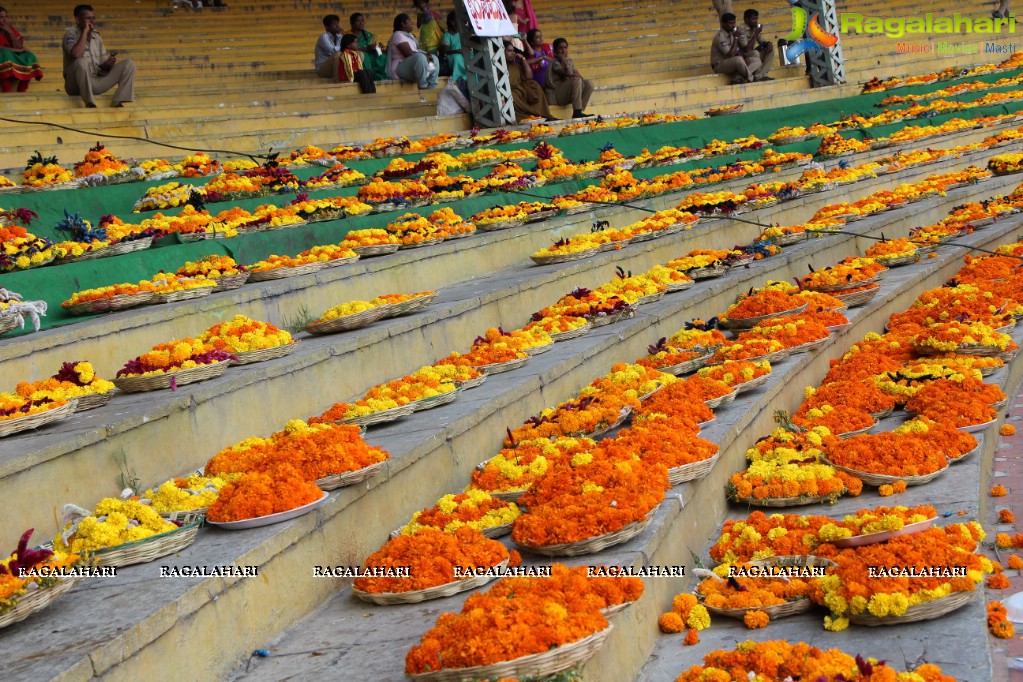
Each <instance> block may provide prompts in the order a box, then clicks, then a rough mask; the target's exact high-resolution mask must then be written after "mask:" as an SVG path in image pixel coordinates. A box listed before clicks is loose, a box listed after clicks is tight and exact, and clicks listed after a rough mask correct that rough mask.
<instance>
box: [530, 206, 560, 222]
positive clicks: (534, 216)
mask: <svg viewBox="0 0 1023 682" xmlns="http://www.w3.org/2000/svg"><path fill="white" fill-rule="evenodd" d="M557 214H558V209H556V208H549V209H547V210H544V211H537V212H536V213H528V214H526V223H538V222H540V221H541V220H547V219H548V218H553V217H554V216H556V215H557Z"/></svg>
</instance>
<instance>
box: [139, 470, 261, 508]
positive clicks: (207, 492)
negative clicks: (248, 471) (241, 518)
mask: <svg viewBox="0 0 1023 682" xmlns="http://www.w3.org/2000/svg"><path fill="white" fill-rule="evenodd" d="M240 477H241V474H240V473H228V474H222V475H219V476H202V475H200V474H198V473H195V474H191V475H189V476H184V477H180V478H172V479H170V480H168V481H164V482H163V483H161V484H160V485H159V486H157V487H155V488H148V489H146V490H145V491H143V492H142V493H141V494H139V495H138V496H136V497H135V498H133V499H137V500H138V501H139V502H141V503H142V504H148V505H150V506H151V507H152V508H153V509H154V510H155V511H157V512H158V513H159V514H161V515H162V516H164V517H165V518H188V517H189V515H190V514H204V513H205V512H206V510H207V508H208V507H209V506H210V505H212V504H213V503H214V502H216V501H217V497H218V496H219V495H220V489H221V488H223V487H224V486H225V485H227V484H228V483H230V482H232V481H236V480H238V479H239V478H240Z"/></svg>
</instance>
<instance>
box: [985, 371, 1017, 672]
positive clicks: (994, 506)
mask: <svg viewBox="0 0 1023 682" xmlns="http://www.w3.org/2000/svg"><path fill="white" fill-rule="evenodd" d="M1002 416H1003V417H1005V420H1004V422H1005V423H1006V424H1012V425H1013V426H1015V427H1016V434H1015V435H1012V436H1002V435H997V436H996V437H997V438H998V445H997V446H996V448H995V456H994V466H993V471H992V476H991V481H990V484H991V485H995V484H998V485H1002V486H1004V487H1005V488H1006V489H1007V490H1008V491H1009V494H1008V495H1006V496H1005V497H990V496H988V501H989V503H988V505H987V507H988V509H987V512H986V515H985V518H984V519H983V521H984V527H985V529H987V530H988V531H989V533H988V539H989V540H990V541H991V543H992V546H993V543H994V534H995V533H1009V534H1011V535H1015V534H1016V533H1023V387H1020V388H1018V389H1017V392H1016V395H1015V396H1013V398H1012V400H1011V401H1010V404H1009V405H1008V406H1007V407H1006V409H1005V412H1004V413H1003V415H1002ZM996 433H997V432H996ZM982 495H985V496H987V495H988V493H987V491H982ZM1002 509H1009V510H1010V511H1012V513H1013V514H1014V515H1015V517H1016V522H1015V523H1014V524H999V523H998V512H999V511H1000V510H1002ZM1013 552H1015V553H1016V554H1017V555H1018V556H1021V557H1023V549H1016V550H1002V549H995V550H994V551H993V554H992V557H993V558H995V559H996V560H997V561H998V562H999V563H1001V565H1002V566H1003V567H1006V570H1005V575H1006V576H1007V577H1008V578H1009V580H1010V581H1011V583H1012V586H1011V587H1009V588H1007V589H1004V590H991V589H985V592H986V594H985V597H986V600H987V601H992V600H995V599H1007V598H1008V597H1010V596H1011V595H1013V594H1015V593H1016V592H1020V591H1023V575H1021V574H1023V571H1010V570H1008V562H1009V556H1010V554H1012V553H1013ZM1014 626H1015V628H1016V634H1015V636H1014V637H1013V638H1012V639H1007V640H1006V639H997V638H995V637H991V638H990V640H989V641H990V650H991V663H992V666H991V676H992V681H993V682H1023V623H1015V624H1014ZM1017 658H1018V659H1020V668H1021V669H1018V670H1017V669H1014V666H1015V665H1016V664H1015V659H1017Z"/></svg>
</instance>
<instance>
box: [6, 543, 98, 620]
mask: <svg viewBox="0 0 1023 682" xmlns="http://www.w3.org/2000/svg"><path fill="white" fill-rule="evenodd" d="M34 530H35V529H33V528H30V529H29V530H27V531H25V532H24V533H23V534H22V535H21V538H20V539H19V540H18V546H17V548H16V549H15V550H14V552H13V553H11V555H10V556H8V557H7V558H6V559H3V560H0V628H3V627H6V626H7V625H11V624H13V623H17V622H18V621H21V620H24V619H25V618H27V617H28V616H29V615H31V614H32V613H34V612H36V611H38V610H39V609H42V608H43V607H45V606H46V605H48V604H49V603H50V602H51V601H52V600H53V599H56V598H57V597H58V596H60V595H61V594H62V593H64V592H66V591H67V590H68V589H70V588H71V587H72V586H73V585H74V584H75V583H76V582H77V580H76V579H75V578H67V577H63V575H62V574H63V573H65V572H66V571H69V570H71V571H73V570H75V569H76V568H77V567H78V566H79V565H80V563H81V557H80V556H79V555H77V554H72V553H67V554H63V555H60V556H57V555H56V554H54V553H53V552H52V551H51V550H48V549H29V547H28V540H29V538H30V537H32V532H33V531H34Z"/></svg>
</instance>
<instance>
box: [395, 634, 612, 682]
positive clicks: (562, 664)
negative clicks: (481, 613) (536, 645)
mask: <svg viewBox="0 0 1023 682" xmlns="http://www.w3.org/2000/svg"><path fill="white" fill-rule="evenodd" d="M613 628H614V626H613V625H611V624H610V623H608V626H607V627H606V628H605V629H603V630H601V631H600V632H595V633H593V634H592V635H589V636H588V637H584V638H582V639H580V640H579V641H577V642H572V643H571V644H565V645H563V646H559V647H557V648H555V649H551V650H550V651H545V652H543V653H541V654H530V655H528V656H520V657H519V658H516V659H513V660H511V661H503V662H501V663H494V664H491V665H477V666H473V667H471V668H442V669H440V670H435V671H433V672H428V673H416V674H413V675H409V676H408V677H409V678H410V679H411V680H412V681H413V682H465V680H479V679H491V680H496V679H500V678H502V677H507V678H513V679H517V678H520V677H524V676H527V675H529V676H535V677H545V676H549V675H553V674H554V673H558V672H561V671H563V670H568V669H570V668H572V667H573V666H576V665H578V664H579V663H581V662H583V661H585V660H587V659H589V658H591V657H592V656H593V655H594V654H596V653H597V651H599V650H600V647H601V646H602V645H603V644H604V640H605V639H607V636H608V634H609V633H610V632H611V630H612V629H613Z"/></svg>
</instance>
